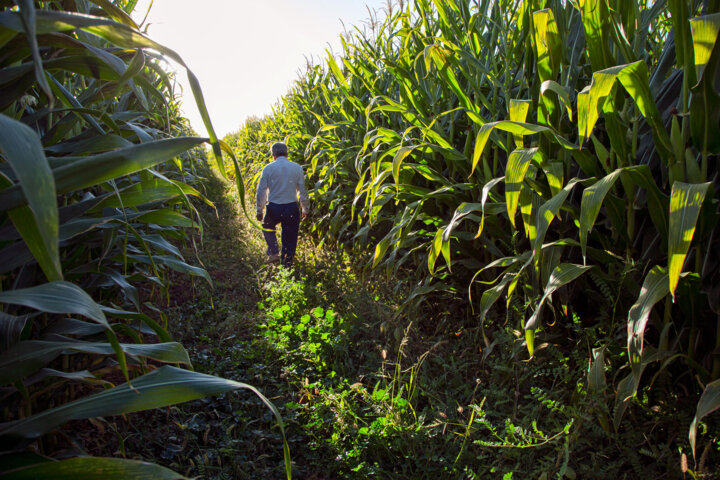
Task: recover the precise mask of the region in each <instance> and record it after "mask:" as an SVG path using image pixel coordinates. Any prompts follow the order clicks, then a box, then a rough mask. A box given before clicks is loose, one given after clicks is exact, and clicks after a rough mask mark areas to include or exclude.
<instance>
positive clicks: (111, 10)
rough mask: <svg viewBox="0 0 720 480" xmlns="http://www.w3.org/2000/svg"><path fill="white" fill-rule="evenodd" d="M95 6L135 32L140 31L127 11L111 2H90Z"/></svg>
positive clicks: (101, 0) (102, 0)
mask: <svg viewBox="0 0 720 480" xmlns="http://www.w3.org/2000/svg"><path fill="white" fill-rule="evenodd" d="M90 1H91V2H92V3H94V4H95V5H98V6H99V7H100V8H102V9H103V10H105V12H106V13H107V14H108V15H109V16H110V17H111V18H112V19H113V20H115V21H116V22H119V23H123V24H125V25H127V26H128V27H130V28H133V29H135V30H140V27H139V26H138V24H137V23H135V21H134V20H133V19H132V18H131V17H130V15H128V14H127V13H125V11H124V10H123V9H122V8H120V7H118V6H116V5H115V4H114V3H112V2H110V1H109V0H90Z"/></svg>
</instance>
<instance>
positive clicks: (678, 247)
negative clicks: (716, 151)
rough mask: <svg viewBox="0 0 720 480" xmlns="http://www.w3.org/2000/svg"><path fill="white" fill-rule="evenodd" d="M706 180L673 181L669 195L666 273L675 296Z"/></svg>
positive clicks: (698, 213)
mask: <svg viewBox="0 0 720 480" xmlns="http://www.w3.org/2000/svg"><path fill="white" fill-rule="evenodd" d="M710 185H711V184H710V183H694V184H691V183H682V182H675V183H673V186H672V193H671V195H670V228H669V237H668V277H669V281H670V283H669V285H670V294H671V295H672V296H673V299H674V298H675V289H676V288H677V284H678V281H679V280H680V273H681V272H682V268H683V265H684V264H685V257H686V256H687V252H688V250H689V249H690V243H692V239H693V236H694V235H695V226H696V224H697V221H698V217H699V216H700V210H701V209H702V205H703V202H704V201H705V195H706V194H707V191H708V189H709V188H710Z"/></svg>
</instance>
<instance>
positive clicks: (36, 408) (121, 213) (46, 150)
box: [0, 0, 290, 478]
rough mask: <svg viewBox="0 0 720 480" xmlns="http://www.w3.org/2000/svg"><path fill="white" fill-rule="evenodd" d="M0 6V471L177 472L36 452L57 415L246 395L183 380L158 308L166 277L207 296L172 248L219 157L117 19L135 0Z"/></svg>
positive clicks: (192, 226)
mask: <svg viewBox="0 0 720 480" xmlns="http://www.w3.org/2000/svg"><path fill="white" fill-rule="evenodd" d="M0 4H1V5H2V11H1V12H0V48H1V50H0V51H1V52H2V55H0V282H1V283H0V286H1V291H0V304H2V310H1V311H0V385H2V394H1V395H2V399H3V400H2V405H3V408H2V414H1V416H0V419H1V420H2V422H3V423H1V424H0V476H2V477H3V478H60V477H62V478H70V476H73V477H77V478H110V477H107V476H104V475H115V476H113V477H112V478H140V477H141V476H142V478H181V477H180V476H179V475H177V474H175V473H174V472H172V471H170V470H168V469H166V468H164V467H160V466H158V465H153V464H148V463H143V462H136V461H130V460H124V459H114V458H93V457H78V458H70V459H67V458H66V457H65V459H64V460H60V461H50V460H52V459H51V458H49V457H48V456H50V455H53V454H54V452H56V451H61V450H63V449H66V448H67V447H68V444H69V442H71V440H69V439H68V437H67V435H66V434H65V433H63V432H62V431H58V429H59V427H61V426H62V425H64V424H66V423H67V422H69V421H71V420H79V419H88V418H93V417H99V416H109V415H118V414H123V413H130V412H136V411H139V410H145V409H150V408H157V407H162V406H166V405H172V404H174V403H179V402H183V401H187V400H191V399H195V398H199V397H202V396H205V395H214V394H219V393H222V392H227V391H232V390H236V389H239V388H249V389H251V390H253V391H255V390H254V389H253V388H252V387H250V386H248V385H244V384H241V383H238V382H233V381H230V380H225V379H222V378H217V377H212V376H209V375H203V374H200V373H196V372H193V371H192V370H191V369H190V368H191V365H190V359H189V357H188V354H187V351H186V350H185V348H184V347H183V346H182V345H181V344H179V343H177V342H174V341H172V339H171V337H170V335H169V334H168V329H167V326H168V323H170V322H172V321H173V319H172V318H167V316H165V315H164V313H163V311H162V306H163V304H164V303H165V299H166V298H167V296H168V294H169V293H168V292H169V286H170V278H171V275H170V272H179V273H180V274H183V275H190V276H192V277H195V278H197V281H201V282H208V283H210V284H212V279H211V278H210V276H209V274H208V272H207V271H205V270H204V269H203V268H200V267H197V266H193V264H195V265H196V264H197V263H198V262H197V260H196V259H194V258H191V259H187V258H185V256H184V254H183V253H182V252H181V247H185V248H182V250H184V251H192V247H193V246H194V245H196V243H197V242H199V241H201V238H202V219H201V218H200V214H199V212H198V209H197V208H196V205H197V204H198V202H204V203H205V204H207V205H208V206H210V207H212V203H211V202H210V201H209V200H208V199H207V198H205V196H204V195H203V189H204V185H203V184H204V182H205V181H206V178H207V175H209V169H208V163H207V159H206V158H205V157H206V154H205V150H204V147H203V145H204V144H209V145H211V146H212V148H213V152H214V154H215V157H216V159H217V161H218V163H219V165H220V166H221V170H222V171H223V172H224V164H223V158H222V154H221V150H222V149H223V148H224V149H225V150H228V151H229V148H228V147H227V145H225V144H224V143H223V142H221V141H219V140H218V139H217V138H216V136H215V134H214V131H213V128H212V124H211V123H210V119H209V115H208V113H207V109H206V108H205V104H204V102H203V98H202V92H201V90H200V87H199V84H198V82H197V79H196V78H195V76H194V75H193V73H192V72H191V71H190V70H187V74H188V77H189V79H190V84H191V85H192V93H193V95H194V97H195V100H196V103H197V105H198V107H199V109H200V111H201V112H202V114H203V118H204V121H205V124H206V127H207V129H208V131H209V132H210V138H200V137H197V136H196V135H195V133H194V132H192V130H191V128H190V126H189V124H188V123H187V120H185V119H184V118H183V117H182V116H181V113H180V110H179V106H180V104H179V101H178V99H177V97H176V94H175V92H174V84H175V80H174V78H173V75H170V74H168V73H166V70H165V69H166V66H165V63H164V59H166V58H170V59H173V60H175V61H176V62H178V63H179V64H180V65H182V66H184V63H183V61H182V58H181V57H180V56H179V55H178V54H177V53H176V52H174V51H173V50H171V49H169V48H167V47H165V46H162V45H159V44H158V43H156V42H154V41H153V40H151V39H150V38H149V37H148V36H147V35H145V34H144V33H143V32H142V31H141V27H140V26H139V25H138V24H136V23H135V21H133V19H132V18H131V16H130V14H131V13H132V11H133V9H134V8H135V4H136V1H133V0H123V1H115V2H111V1H107V0H91V1H86V0H77V1H61V2H57V1H52V2H44V1H41V2H32V1H29V0H27V1H26V0H17V1H15V2H10V1H3V2H0ZM229 158H231V159H232V158H233V157H232V155H230V157H229ZM237 178H238V186H239V187H240V190H241V191H242V178H241V177H240V176H239V175H238V176H237ZM158 318H160V319H161V320H160V321H158V320H156V319H158ZM179 367H184V368H179ZM256 393H257V394H258V395H259V396H260V397H261V398H262V400H263V401H264V402H266V403H267V405H268V407H270V408H271V409H273V411H274V413H275V414H276V415H278V412H277V410H275V408H274V406H272V404H271V403H270V402H269V401H268V400H267V399H265V398H264V397H263V396H262V394H260V392H257V391H256ZM278 421H280V419H279V415H278ZM280 428H282V422H281V421H280ZM29 445H34V448H33V449H32V450H23V449H24V448H25V447H26V446H29ZM31 451H32V452H34V453H29V452H31ZM21 452H24V453H21ZM286 454H287V452H286ZM286 462H288V463H287V465H288V467H287V468H288V471H287V474H288V476H289V475H290V472H289V457H287V456H286ZM93 472H95V473H93ZM183 478H184V477H183Z"/></svg>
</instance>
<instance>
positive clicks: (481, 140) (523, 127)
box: [470, 120, 580, 175]
mask: <svg viewBox="0 0 720 480" xmlns="http://www.w3.org/2000/svg"><path fill="white" fill-rule="evenodd" d="M495 129H498V130H502V131H505V132H508V133H512V134H513V135H521V136H527V135H535V134H537V133H542V134H543V135H545V136H547V137H550V138H552V139H554V140H555V142H557V143H558V144H559V145H561V146H562V147H563V148H565V149H567V150H578V149H579V148H580V147H578V146H577V145H575V144H574V143H572V142H570V141H569V140H567V139H565V138H564V137H562V136H560V135H558V134H557V133H556V132H555V131H554V130H552V129H551V128H549V127H544V126H541V125H533V124H530V123H519V122H511V121H509V120H501V121H499V122H492V123H486V124H485V125H483V126H482V127H480V131H479V132H478V135H477V138H476V140H475V150H474V152H473V158H472V169H471V171H470V175H472V174H473V172H474V171H475V167H477V164H478V163H479V162H480V157H481V156H482V154H483V152H484V151H485V145H487V142H488V140H489V139H490V135H491V134H492V132H493V131H494V130H495Z"/></svg>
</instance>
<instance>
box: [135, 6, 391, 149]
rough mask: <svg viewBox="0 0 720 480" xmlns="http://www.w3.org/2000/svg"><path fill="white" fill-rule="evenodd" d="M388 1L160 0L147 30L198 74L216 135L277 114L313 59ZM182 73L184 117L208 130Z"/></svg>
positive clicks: (140, 12) (141, 11)
mask: <svg viewBox="0 0 720 480" xmlns="http://www.w3.org/2000/svg"><path fill="white" fill-rule="evenodd" d="M149 3H150V0H140V1H139V2H138V6H137V8H136V9H135V13H134V14H133V17H134V18H135V21H137V22H140V21H142V19H143V17H144V15H145V12H146V11H147V6H148V4H149ZM386 4H387V0H207V1H205V2H198V1H197V0H192V1H191V0H154V4H153V6H152V9H151V10H150V16H149V18H148V23H149V24H150V25H149V27H148V34H149V36H150V38H152V39H153V40H155V41H157V42H159V43H161V44H163V45H165V46H167V47H169V48H172V49H173V50H175V51H176V52H178V53H179V54H180V56H181V57H182V58H183V60H185V63H186V64H187V65H188V66H189V67H190V69H191V70H192V71H193V72H194V73H195V75H197V77H198V79H199V80H200V85H201V86H202V89H203V93H204V95H205V102H206V104H207V106H208V111H209V112H210V118H211V119H212V122H213V126H214V127H215V132H216V133H217V135H218V136H219V137H220V138H222V137H223V136H224V135H226V134H228V133H232V132H235V131H237V130H238V129H239V128H240V126H241V125H242V124H243V122H244V121H245V119H246V118H247V117H248V116H251V115H257V116H262V115H265V114H269V113H271V112H272V106H273V105H274V104H275V103H276V102H277V101H278V100H279V99H280V98H281V97H282V96H283V95H284V94H285V93H286V92H287V91H288V90H289V88H290V86H291V84H292V82H293V81H294V80H295V79H296V78H298V72H299V71H301V70H304V67H305V65H306V58H313V59H315V63H319V60H320V59H321V58H322V57H324V56H326V53H325V51H326V50H327V49H332V50H334V51H335V52H336V53H337V52H340V51H341V50H340V49H341V43H340V39H339V36H340V34H341V33H342V32H344V31H345V28H347V29H348V30H352V28H353V26H362V24H363V22H365V21H367V19H368V18H369V13H368V8H370V9H371V10H374V11H379V12H382V11H384V9H385V8H386ZM366 5H367V7H366ZM380 18H384V15H383V14H382V13H381V14H380ZM343 23H344V25H345V27H343ZM177 78H178V80H179V82H180V83H181V85H182V86H183V90H184V100H183V111H184V113H185V115H186V116H187V117H188V118H189V119H190V123H191V125H192V126H193V128H194V129H195V130H196V131H197V132H198V134H200V135H207V131H206V130H205V127H204V125H203V123H202V120H201V119H200V114H199V113H198V111H197V108H196V107H195V102H194V99H193V98H192V92H191V91H190V88H189V87H188V86H186V85H187V77H186V75H185V72H184V71H183V70H182V69H180V70H179V71H178V75H177Z"/></svg>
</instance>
